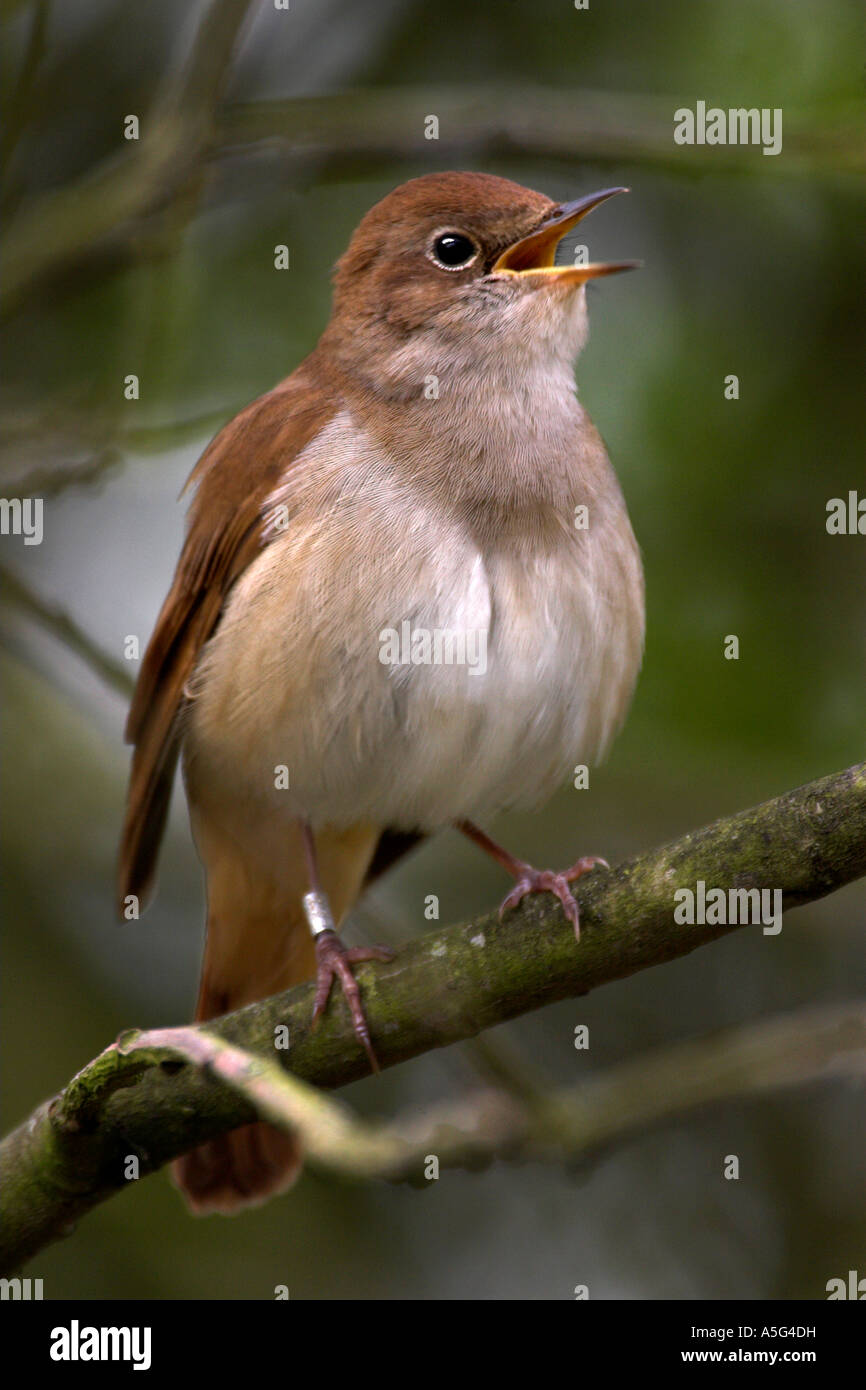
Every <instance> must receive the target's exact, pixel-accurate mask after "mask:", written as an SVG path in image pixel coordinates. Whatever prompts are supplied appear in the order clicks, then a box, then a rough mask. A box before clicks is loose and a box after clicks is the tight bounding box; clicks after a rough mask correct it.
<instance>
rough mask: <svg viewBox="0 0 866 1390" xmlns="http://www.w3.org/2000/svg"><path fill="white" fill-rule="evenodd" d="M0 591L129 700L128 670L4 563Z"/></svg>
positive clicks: (0, 569) (131, 683)
mask: <svg viewBox="0 0 866 1390" xmlns="http://www.w3.org/2000/svg"><path fill="white" fill-rule="evenodd" d="M0 591H2V594H3V598H4V599H6V600H7V601H8V602H11V603H12V604H14V605H15V607H16V608H18V609H19V610H20V612H22V613H24V614H25V615H26V616H27V617H28V618H30V619H32V620H33V621H35V622H37V623H39V625H40V626H41V627H43V628H45V630H46V631H47V632H50V633H51V636H52V637H54V638H56V639H57V641H58V642H62V643H63V645H64V646H65V647H67V648H68V649H69V650H70V651H72V652H74V653H75V655H76V656H77V657H78V658H79V659H80V660H81V661H83V662H84V663H85V664H86V665H87V666H89V667H90V669H91V670H92V671H94V672H95V673H96V674H97V675H99V676H101V677H102V679H103V680H104V681H105V683H106V685H110V686H111V688H112V689H113V690H116V691H118V693H119V694H121V695H123V696H124V698H125V699H129V697H130V695H131V693H132V689H133V686H134V681H133V679H132V677H131V675H130V674H129V671H128V670H126V669H125V668H124V667H123V666H121V665H120V663H119V662H117V661H114V660H112V658H111V657H110V656H108V655H107V654H106V653H105V652H104V651H103V650H102V648H101V647H100V646H99V645H98V644H97V643H96V642H94V641H93V639H92V638H91V637H88V635H87V633H86V632H85V631H84V629H83V628H81V627H79V626H78V624H77V623H76V622H73V620H72V618H70V617H69V615H68V614H67V613H64V612H63V610H62V609H60V608H56V607H54V606H53V605H52V604H50V603H46V602H45V601H44V600H43V599H41V598H40V597H39V595H38V594H37V593H35V591H34V590H33V589H31V588H30V587H29V586H28V585H27V584H25V583H24V581H23V580H22V579H19V578H18V576H17V575H16V574H14V573H13V572H12V570H10V569H8V568H7V567H6V565H0Z"/></svg>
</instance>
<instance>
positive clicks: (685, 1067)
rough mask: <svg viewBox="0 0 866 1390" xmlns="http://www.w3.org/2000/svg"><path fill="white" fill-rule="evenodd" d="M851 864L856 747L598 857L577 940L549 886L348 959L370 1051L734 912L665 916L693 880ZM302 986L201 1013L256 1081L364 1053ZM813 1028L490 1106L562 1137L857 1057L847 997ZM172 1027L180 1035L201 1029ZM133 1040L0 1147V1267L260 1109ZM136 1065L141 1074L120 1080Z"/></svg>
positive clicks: (344, 1072)
mask: <svg viewBox="0 0 866 1390" xmlns="http://www.w3.org/2000/svg"><path fill="white" fill-rule="evenodd" d="M864 873H866V763H861V764H859V765H857V766H855V767H852V768H849V769H847V771H845V772H841V773H837V774H835V775H833V776H830V777H824V778H822V779H821V780H820V781H817V782H812V783H810V784H809V785H807V786H804V787H799V788H797V789H796V790H795V791H792V792H788V793H786V794H785V795H784V796H780V797H777V798H776V799H775V800H773V801H768V802H765V803H764V804H763V805H761V806H758V807H755V808H753V809H751V810H748V811H741V812H739V813H738V814H737V815H734V816H730V817H727V818H724V819H722V820H719V821H716V822H715V823H714V824H713V825H710V826H707V827H705V828H704V829H702V830H697V831H693V832H691V833H689V834H687V835H684V836H683V837H682V838H681V839H679V840H677V841H675V842H674V843H672V844H670V845H665V846H662V847H661V848H659V849H655V850H651V851H649V852H647V853H645V854H642V855H639V856H638V857H637V858H635V859H631V860H628V861H627V862H626V863H624V864H620V865H618V866H616V867H615V868H613V869H612V870H610V871H601V870H594V871H593V873H592V874H588V875H587V876H586V878H585V879H583V880H581V883H580V888H579V898H580V907H581V918H582V924H583V932H582V936H581V940H580V943H579V945H578V944H576V943H575V940H574V934H573V931H572V929H571V927H570V925H569V924H568V923H567V922H566V921H565V919H564V918H563V916H562V913H561V911H560V909H559V906H558V904H556V903H554V902H552V901H551V900H549V899H545V900H537V899H529V898H527V899H525V900H524V902H523V903H522V904H521V905H520V906H519V907H518V908H517V909H515V910H514V911H513V912H510V913H508V914H506V916H505V918H504V920H502V921H500V920H499V919H498V916H496V915H489V916H484V917H481V918H479V919H477V920H476V921H474V922H471V923H468V924H464V925H463V926H455V927H448V928H444V929H439V930H436V931H434V932H432V933H429V934H427V935H426V936H424V937H421V938H420V939H419V940H417V941H413V942H412V943H410V944H409V945H408V946H406V947H404V948H403V950H402V951H400V952H399V953H398V955H397V956H396V957H395V959H394V960H393V961H392V962H389V963H388V964H386V965H377V966H375V967H374V966H371V965H367V966H361V967H360V968H359V971H358V977H359V981H360V983H361V986H362V989H363V992H364V1000H365V1007H366V1012H367V1018H368V1021H369V1024H370V1031H371V1036H372V1039H373V1043H374V1046H375V1048H376V1052H377V1055H378V1058H379V1061H380V1064H381V1065H382V1066H383V1067H388V1066H393V1065H395V1064H396V1063H398V1062H402V1061H406V1060H408V1059H409V1058H411V1057H416V1056H418V1055H419V1054H420V1053H423V1052H427V1051H430V1050H432V1049H433V1048H437V1047H445V1046H447V1045H449V1044H450V1043H454V1042H457V1041H460V1040H461V1039H464V1038H467V1037H472V1036H474V1035H476V1034H478V1033H480V1032H482V1031H483V1030H485V1029H487V1028H490V1027H492V1026H493V1025H494V1024H497V1023H502V1022H505V1021H506V1020H507V1019H510V1018H514V1017H516V1016H517V1015H519V1014H522V1013H526V1012H528V1011H529V1010H531V1009H536V1008H540V1007H541V1006H542V1005H544V1004H548V1003H553V1002H554V1001H556V1000H558V999H563V998H568V997H574V996H575V995H578V994H585V993H586V992H587V991H588V990H590V989H593V988H595V987H597V986H598V985H601V984H606V983H609V982H611V981H613V980H617V979H621V978H623V977H624V976H626V975H630V974H633V973H634V972H635V971H638V970H643V969H647V968H648V967H650V966H652V965H659V964H661V963H663V962H665V961H669V960H673V959H674V958H676V957H678V956H682V955H685V954H687V953H688V952H689V951H692V950H694V949H695V948H696V947H698V946H701V945H704V944H706V943H708V942H710V941H712V940H714V939H716V938H718V937H720V936H725V935H727V934H728V933H729V932H730V931H731V930H732V929H733V928H732V927H731V926H729V925H726V924H724V923H718V922H715V921H713V922H712V923H709V922H703V921H700V920H697V921H695V922H692V923H683V922H677V921H675V920H674V915H673V908H674V893H675V891H676V890H677V889H678V888H681V887H685V886H689V885H692V886H693V885H695V884H696V883H697V882H698V881H699V880H703V881H704V882H705V883H706V884H707V885H710V886H712V885H719V884H724V885H725V886H727V887H737V888H755V887H757V888H761V887H764V888H766V887H767V886H771V887H774V888H778V889H779V890H781V891H782V893H783V903H784V907H785V909H786V910H787V909H790V908H792V907H796V906H798V905H799V904H801V903H805V902H809V901H811V900H813V899H815V898H820V897H823V896H824V895H825V894H827V893H830V892H832V891H834V889H837V888H840V887H842V885H843V884H845V883H848V882H850V881H851V880H852V879H855V878H857V877H859V876H860V875H862V874H864ZM771 942H772V938H770V940H769V941H768V946H767V949H772V944H771ZM314 989H315V986H314V984H313V983H310V984H308V985H303V986H300V987H298V988H296V989H293V990H290V991H288V992H287V993H285V994H282V995H277V996H275V997H274V998H273V999H266V1000H262V1001H261V1002H260V1003H257V1004H251V1005H249V1006H248V1007H247V1008H244V1009H241V1010H239V1011H238V1012H237V1013H234V1014H229V1015H227V1016H226V1017H225V1018H222V1019H217V1020H215V1021H213V1022H212V1023H210V1024H209V1025H208V1027H207V1030H206V1032H207V1034H208V1035H211V1034H213V1035H215V1036H216V1037H217V1038H219V1039H221V1040H222V1041H223V1042H225V1043H229V1044H231V1045H232V1047H234V1048H241V1049H243V1050H244V1051H245V1052H251V1053H254V1054H256V1056H257V1058H259V1059H263V1060H264V1062H265V1068H264V1071H263V1072H257V1073H256V1075H257V1076H262V1075H264V1076H265V1079H266V1080H267V1079H268V1078H272V1077H273V1076H274V1075H275V1072H274V1070H273V1068H274V1064H275V1063H279V1064H280V1065H282V1066H283V1067H285V1069H286V1070H291V1072H292V1074H293V1075H294V1076H295V1077H297V1078H298V1079H299V1080H301V1081H306V1082H311V1083H314V1084H315V1085H317V1086H323V1087H335V1086H340V1085H344V1084H346V1083H347V1082H349V1081H354V1080H357V1079H358V1078H359V1077H361V1076H363V1075H365V1074H367V1061H366V1057H365V1055H364V1053H363V1051H362V1049H361V1048H360V1047H359V1046H358V1042H357V1039H356V1038H355V1036H354V1032H353V1029H352V1023H351V1019H350V1016H349V1013H348V1010H347V1008H346V1004H345V1000H344V999H342V998H336V999H334V1000H333V1001H332V1003H331V1005H330V1007H329V1009H328V1012H327V1014H326V1016H325V1017H324V1018H323V1019H322V1020H321V1023H320V1026H319V1027H318V1028H317V1029H316V1030H315V1031H313V1030H312V1029H311V1026H310V1023H311V1012H312V997H313V993H314ZM816 1019H817V1020H818V1021H817V1022H816ZM284 1027H285V1028H288V1037H289V1039H290V1048H289V1049H287V1050H286V1051H276V1050H275V1036H276V1034H275V1029H278V1028H279V1029H282V1028H284ZM809 1027H810V1028H813V1030H814V1031H813V1032H810V1031H809V1029H808V1028H801V1027H798V1026H797V1024H796V1023H794V1024H791V1023H790V1022H789V1023H788V1024H785V1023H784V1022H783V1023H781V1024H779V1025H778V1026H777V1025H773V1028H771V1029H770V1030H769V1031H768V1032H766V1033H765V1034H764V1035H763V1040H762V1037H761V1035H759V1034H753V1035H751V1037H750V1038H748V1039H747V1041H748V1046H745V1045H744V1046H742V1047H740V1049H739V1052H735V1053H733V1054H732V1055H730V1056H729V1055H727V1054H726V1053H725V1050H724V1048H721V1049H720V1047H719V1044H718V1041H710V1042H701V1043H695V1044H689V1045H688V1046H687V1047H686V1048H685V1049H680V1050H679V1051H678V1052H677V1053H673V1054H661V1055H660V1056H659V1057H657V1058H655V1059H651V1060H650V1061H647V1060H646V1059H644V1060H643V1061H640V1062H635V1063H632V1064H630V1066H629V1067H626V1068H621V1069H619V1071H618V1072H616V1073H614V1074H613V1078H612V1080H611V1078H608V1079H607V1080H605V1078H600V1079H599V1080H598V1081H597V1082H595V1081H593V1082H590V1083H588V1084H587V1086H586V1087H585V1088H582V1089H581V1091H579V1092H578V1093H576V1094H574V1093H573V1094H572V1095H570V1096H569V1097H567V1098H566V1100H565V1102H563V1098H562V1097H554V1098H553V1099H552V1100H549V1101H545V1100H544V1099H543V1098H539V1097H537V1096H536V1095H533V1096H532V1097H531V1098H529V1099H528V1100H527V1102H526V1103H525V1104H524V1103H523V1102H522V1100H521V1098H520V1097H517V1096H514V1095H513V1094H512V1095H511V1096H509V1097H508V1098H506V1097H504V1096H503V1097H501V1098H500V1101H499V1102H498V1103H499V1106H500V1108H499V1110H498V1111H497V1114H498V1115H499V1116H500V1117H502V1116H507V1115H508V1114H511V1115H517V1114H518V1113H519V1114H520V1115H521V1117H522V1118H521V1120H520V1124H525V1125H526V1126H528V1128H527V1130H526V1131H525V1132H523V1133H522V1137H520V1136H518V1137H519V1138H520V1142H521V1143H522V1144H524V1145H525V1144H527V1143H528V1139H529V1134H530V1133H532V1135H533V1136H534V1140H533V1142H535V1143H537V1144H538V1145H539V1148H540V1151H541V1152H548V1151H550V1150H551V1149H552V1150H553V1151H555V1152H557V1153H559V1154H560V1155H562V1154H563V1153H566V1152H567V1153H569V1154H572V1155H573V1154H574V1153H576V1152H583V1151H585V1150H587V1149H588V1148H591V1147H595V1146H598V1145H600V1144H603V1143H605V1142H608V1141H609V1140H610V1139H612V1138H613V1137H615V1136H616V1135H619V1134H622V1133H626V1132H628V1131H629V1130H631V1129H634V1128H635V1127H640V1126H643V1125H645V1124H648V1123H651V1122H654V1121H655V1120H657V1119H659V1118H661V1117H662V1116H664V1115H668V1114H671V1113H675V1112H677V1111H679V1110H681V1109H684V1108H688V1107H690V1106H692V1105H696V1104H702V1103H703V1102H704V1101H707V1100H712V1099H719V1098H720V1097H722V1096H727V1095H734V1094H737V1095H743V1094H751V1093H753V1092H754V1091H755V1090H761V1089H764V1088H765V1087H766V1086H769V1085H780V1084H792V1083H793V1082H794V1081H797V1080H802V1079H806V1078H808V1079H814V1078H816V1077H820V1076H830V1075H835V1074H837V1073H838V1072H839V1071H840V1070H851V1069H853V1065H854V1062H855V1061H856V1063H857V1066H858V1067H859V1066H861V1065H862V1051H863V1045H864V1029H866V1023H864V1014H863V1009H862V1007H859V1006H858V1007H857V1008H856V1009H852V1010H851V1011H849V1012H848V1013H846V1015H845V1016H844V1017H842V1016H841V1015H838V1016H837V1017H836V1018H835V1020H833V1021H828V1017H825V1018H824V1022H823V1024H822V1023H821V1022H820V1016H817V1015H815V1016H812V1018H811V1023H810V1025H809ZM773 1029H776V1031H773ZM182 1031H183V1033H184V1035H185V1036H188V1035H189V1033H190V1032H192V1033H193V1034H195V1033H197V1032H198V1031H199V1030H196V1029H192V1030H182ZM132 1041H133V1040H132V1039H129V1038H126V1039H122V1040H121V1044H120V1047H119V1048H118V1047H115V1048H113V1049H112V1048H110V1049H108V1051H106V1052H104V1053H102V1054H101V1056H100V1057H99V1058H97V1059H96V1060H95V1061H94V1062H92V1063H91V1064H90V1065H89V1066H88V1067H85V1069H84V1071H83V1072H81V1073H80V1074H79V1076H78V1077H77V1078H75V1080H74V1081H73V1082H72V1083H71V1084H70V1087H68V1088H67V1089H66V1091H65V1092H64V1093H63V1094H62V1095H61V1096H60V1097H57V1098H56V1099H55V1100H54V1101H53V1102H50V1103H46V1104H45V1105H43V1106H42V1107H40V1109H39V1110H38V1111H36V1113H35V1114H34V1115H33V1116H31V1117H30V1119H29V1120H27V1121H26V1122H25V1123H24V1125H22V1126H21V1127H20V1128H19V1129H18V1130H16V1131H15V1132H14V1134H12V1135H10V1136H9V1137H8V1138H7V1139H6V1140H5V1141H4V1143H3V1144H2V1145H0V1227H2V1230H3V1232H4V1237H3V1239H4V1242H5V1243H4V1245H3V1246H2V1247H0V1249H2V1252H3V1253H2V1263H3V1265H4V1266H5V1268H6V1269H8V1270H11V1269H13V1268H15V1267H17V1266H18V1265H19V1264H20V1263H21V1261H22V1260H24V1259H26V1258H28V1257H29V1255H30V1254H32V1253H34V1252H35V1251H36V1250H38V1249H41V1248H42V1246H43V1245H45V1244H47V1243H48V1242H50V1241H51V1240H53V1239H56V1238H57V1237H58V1236H59V1235H60V1234H62V1233H63V1231H64V1230H66V1229H67V1228H68V1227H69V1224H70V1222H71V1221H73V1220H74V1219H75V1218H76V1217H78V1216H80V1215H81V1214H83V1213H84V1212H86V1211H88V1210H90V1209H91V1208H92V1207H93V1206H95V1205H96V1204H97V1203H99V1202H100V1201H103V1200H104V1199H105V1198H106V1197H108V1196H110V1195H111V1194H112V1193H113V1192H116V1191H118V1190H119V1189H121V1188H122V1187H123V1186H124V1182H125V1177H124V1171H125V1168H124V1165H125V1161H126V1159H127V1157H128V1156H129V1155H130V1154H136V1155H138V1156H139V1159H140V1164H141V1172H142V1173H148V1172H153V1171H154V1170H155V1169H157V1168H159V1167H161V1166H162V1165H163V1164H165V1163H167V1162H168V1161H169V1160H170V1159H172V1158H174V1157H176V1156H177V1155H178V1154H181V1153H184V1152H186V1151H188V1150H189V1149H191V1148H193V1147H195V1145H196V1144H199V1143H202V1142H203V1141H205V1140H207V1139H210V1138H212V1137H213V1136H214V1135H216V1134H221V1133H224V1132H225V1131H227V1130H230V1129H234V1128H236V1127H237V1126H238V1125H241V1124H244V1123H247V1122H249V1121H250V1120H251V1119H253V1118H255V1115H256V1106H255V1105H254V1104H252V1103H251V1101H250V1100H249V1099H248V1098H247V1097H246V1096H245V1095H242V1094H239V1092H238V1088H237V1085H235V1086H234V1087H232V1086H228V1085H226V1084H224V1081H225V1079H226V1078H225V1077H224V1078H223V1082H221V1083H217V1084H215V1083H214V1080H213V1078H212V1077H209V1076H207V1075H205V1074H203V1072H202V1071H201V1069H200V1067H199V1066H180V1067H179V1066H178V1065H177V1064H176V1063H175V1064H173V1065H171V1066H167V1065H166V1063H165V1061H164V1059H163V1060H162V1061H161V1062H157V1059H156V1058H154V1057H152V1056H151V1057H150V1058H146V1057H145V1056H144V1055H142V1057H135V1056H132V1057H130V1056H129V1055H124V1049H126V1052H127V1054H128V1053H129V1051H130V1048H131V1050H132V1052H133V1053H134V1051H135V1049H134V1047H132ZM196 1045H197V1046H198V1044H196ZM849 1054H852V1055H849ZM853 1054H856V1057H854V1056H853ZM130 1069H131V1071H130ZM229 1070H230V1071H231V1067H230V1068H229ZM241 1070H242V1069H241ZM133 1072H134V1073H135V1076H137V1081H136V1084H135V1085H133V1086H131V1085H129V1084H128V1082H129V1080H130V1079H135V1076H133V1075H132V1073H133ZM235 1082H237V1076H235ZM593 1088H595V1089H593ZM291 1095H292V1102H291V1104H292V1105H294V1104H295V1103H296V1102H298V1097H301V1099H303V1095H304V1093H303V1092H302V1091H300V1090H298V1089H296V1090H294V1091H292V1092H291ZM257 1103H258V1102H257ZM298 1104H300V1102H298ZM581 1107H582V1109H581ZM302 1108H303V1107H302V1106H301V1109H302ZM290 1111H291V1117H292V1118H291V1122H292V1123H299V1122H301V1121H300V1120H299V1115H300V1111H299V1110H291V1106H290ZM317 1113H325V1112H324V1111H322V1112H317ZM438 1123H439V1124H440V1125H441V1124H442V1120H441V1117H440V1119H439V1121H438ZM515 1134H516V1131H515V1130H514V1128H512V1130H511V1131H510V1134H509V1133H508V1127H507V1125H506V1138H503V1137H502V1134H501V1133H500V1137H499V1139H498V1140H497V1144H500V1143H501V1144H502V1145H503V1146H507V1144H510V1143H512V1142H514V1140H515ZM386 1138H387V1134H386ZM455 1142H457V1141H455ZM457 1148H458V1149H459V1143H457ZM497 1151H498V1149H497ZM475 1156H476V1158H477V1156H478V1155H477V1150H476V1153H475ZM346 1162H348V1163H349V1164H350V1163H351V1159H348V1160H346Z"/></svg>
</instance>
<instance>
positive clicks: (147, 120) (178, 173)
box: [0, 0, 251, 312]
mask: <svg viewBox="0 0 866 1390" xmlns="http://www.w3.org/2000/svg"><path fill="white" fill-rule="evenodd" d="M250 4H251V0H212V3H211V5H210V6H209V7H208V9H207V10H206V11H205V14H204V17H203V19H202V21H201V24H200V26H199V29H198V33H197V34H196V37H195V41H194V43H193V47H192V50H191V53H190V55H189V58H188V59H187V61H186V63H184V64H183V65H182V66H181V68H180V70H179V72H178V73H177V75H173V76H172V77H171V78H170V79H168V80H167V82H166V84H165V86H164V87H163V89H162V90H161V92H160V94H159V96H158V98H157V100H156V102H155V103H154V106H153V108H152V110H151V111H150V112H148V113H146V114H145V115H143V116H142V120H141V138H140V140H136V141H130V142H129V144H128V145H127V147H126V149H125V150H123V152H122V153H121V154H119V155H116V156H114V157H113V158H112V159H110V160H107V161H106V162H105V163H103V164H101V165H100V166H99V167H98V168H97V169H96V170H94V171H92V172H91V173H90V174H88V175H87V176H86V177H85V178H83V179H81V180H78V181H77V182H75V183H72V184H70V185H69V186H67V187H65V188H59V189H57V190H52V191H51V192H49V193H45V194H43V195H42V196H40V197H39V198H37V199H35V200H34V201H33V202H32V203H30V204H29V205H27V206H25V207H24V208H22V210H21V211H20V212H19V213H18V215H17V216H16V217H15V218H14V219H13V221H12V222H11V224H10V225H9V227H8V228H7V230H6V233H5V235H4V237H3V241H2V243H0V253H2V257H3V265H4V274H3V281H4V283H3V289H2V295H0V307H2V309H3V310H4V312H5V311H7V310H8V309H10V308H12V307H14V306H15V305H16V304H17V303H18V302H19V300H20V298H21V296H22V295H23V294H24V293H25V292H26V291H27V290H28V289H29V288H30V287H31V286H32V285H33V284H34V283H35V282H37V281H39V280H40V279H41V278H43V277H44V276H46V275H48V274H51V273H53V272H54V271H56V270H57V269H59V268H60V267H62V266H64V265H67V264H68V263H69V262H71V261H73V260H75V258H76V257H78V256H81V255H84V254H86V253H87V252H88V251H89V250H90V249H91V248H92V247H93V245H94V244H96V243H99V242H100V241H102V240H103V239H105V238H106V237H109V236H111V235H112V234H115V233H117V232H118V230H119V229H122V228H123V227H124V226H125V225H126V224H129V223H130V222H131V221H132V220H134V219H135V218H138V217H142V216H146V215H148V214H149V213H151V212H153V211H154V209H155V208H158V207H163V206H165V205H166V204H167V203H170V202H171V201H172V200H173V199H175V198H177V197H185V198H188V197H189V180H190V178H191V177H192V176H193V174H194V173H195V172H196V170H198V169H199V168H200V165H201V157H202V153H203V151H204V150H205V148H206V147H207V145H208V143H209V141H210V139H211V135H212V122H213V118H214V109H215V106H216V102H217V99H218V96H219V93H220V90H221V86H222V83H223V80H224V79H225V77H226V75H227V73H228V68H229V63H230V61H231V56H232V52H233V50H234V47H235V43H236V41H237V37H238V34H239V31H240V28H241V25H242V24H243V22H244V19H245V18H246V14H247V11H248V10H249V8H250ZM118 143H119V144H120V143H122V142H121V132H118Z"/></svg>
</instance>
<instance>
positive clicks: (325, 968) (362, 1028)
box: [313, 929, 394, 1071]
mask: <svg viewBox="0 0 866 1390" xmlns="http://www.w3.org/2000/svg"><path fill="white" fill-rule="evenodd" d="M393 958H394V952H393V951H389V950H388V948H387V947H386V946H351V947H346V946H344V945H343V943H342V941H341V940H340V938H339V936H338V935H337V933H336V932H335V931H331V930H330V929H326V930H325V931H321V932H319V934H318V935H317V937H316V960H317V962H318V967H317V970H316V997H315V1000H314V1001H313V1026H314V1027H315V1025H316V1023H318V1021H319V1019H320V1017H321V1016H322V1014H323V1013H324V1011H325V1005H326V1004H327V1002H328V996H329V994H330V993H331V985H332V984H333V983H334V979H335V978H336V979H338V980H339V981H340V987H341V989H342V991H343V994H344V995H345V996H346V1003H347V1004H348V1006H349V1013H350V1014H351V1016H352V1026H353V1028H354V1030H355V1036H356V1038H357V1039H358V1041H359V1042H360V1043H361V1045H362V1047H363V1048H364V1051H365V1052H366V1054H367V1057H368V1058H369V1062H370V1066H371V1067H372V1069H373V1071H378V1070H379V1063H378V1061H377V1060H376V1054H375V1052H374V1051H373V1044H372V1043H371V1041H370V1030H369V1028H368V1027H367V1020H366V1018H365V1016H364V1008H363V1005H362V1003H361V991H360V989H359V987H358V981H357V980H356V979H355V976H354V975H353V974H352V966H353V965H359V964H360V963H361V962H362V961H365V960H383V961H386V960H393Z"/></svg>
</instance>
